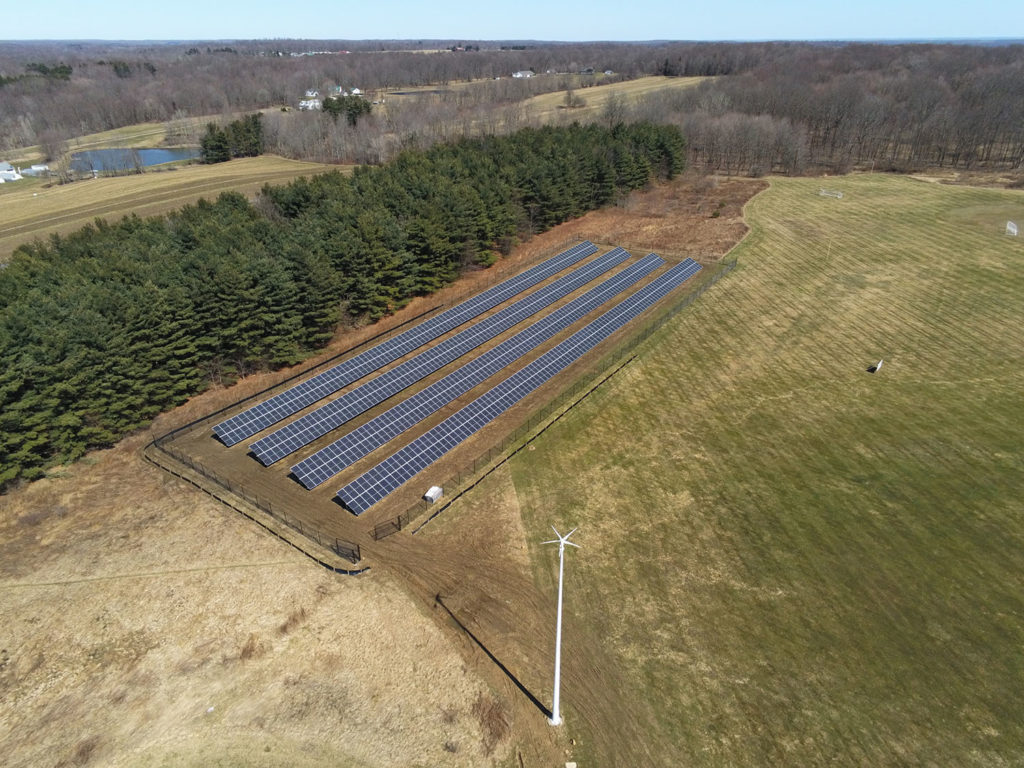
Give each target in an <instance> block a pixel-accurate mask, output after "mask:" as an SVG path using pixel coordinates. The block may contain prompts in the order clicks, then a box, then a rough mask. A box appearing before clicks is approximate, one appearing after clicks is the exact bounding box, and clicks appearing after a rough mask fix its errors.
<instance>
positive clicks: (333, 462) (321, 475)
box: [292, 253, 665, 490]
mask: <svg viewBox="0 0 1024 768" xmlns="http://www.w3.org/2000/svg"><path fill="white" fill-rule="evenodd" d="M664 263H665V262H664V261H662V260H661V259H660V258H659V257H657V256H655V255H654V254H653V253H652V254H650V255H649V256H646V257H644V258H643V259H641V260H640V261H637V262H635V263H634V264H631V265H630V266H628V267H626V269H624V270H622V271H621V272H619V273H618V274H616V275H614V276H612V277H610V278H609V279H607V280H605V281H604V282H603V283H601V284H600V285H598V286H597V287H595V288H592V289H591V290H589V291H587V293H585V294H583V295H582V296H579V297H577V298H576V299H573V300H572V301H571V302H569V303H568V304H566V305H565V306H562V307H559V308H558V309H556V310H555V311H553V312H552V313H551V314H549V315H547V316H545V317H543V318H541V319H539V320H538V321H537V322H535V323H534V324H533V325H531V326H529V327H528V328H525V329H523V330H522V331H520V332H519V333H517V334H516V335H515V336H512V337H511V338H509V339H506V340H505V341H503V342H501V344H499V345H498V346H496V347H493V348H491V349H489V350H487V351H486V352H484V353H483V354H481V355H479V356H478V357H476V358H474V359H473V360H470V361H469V362H468V363H466V364H465V365H463V366H462V367H460V368H458V369H457V370H455V371H452V372H451V373H449V374H448V375H447V376H445V377H444V378H442V379H439V380H438V381H435V382H434V383H432V384H431V385H430V386H428V387H425V388H424V389H421V390H420V391H419V392H417V393H416V394H414V395H410V396H409V397H408V398H406V399H405V400H403V401H402V402H400V403H398V404H397V405H395V406H394V407H393V408H390V409H388V410H387V411H385V412H384V413H382V414H380V415H379V416H376V417H374V418H373V419H371V420H370V421H368V422H366V423H365V424H362V425H360V426H359V427H358V428H356V429H354V430H352V431H351V432H349V433H348V434H347V435H345V436H344V437H342V438H341V439H340V440H337V441H335V442H334V443H331V445H328V446H326V447H325V448H323V449H321V450H319V451H317V452H316V453H314V454H312V455H311V456H309V457H308V458H306V459H304V460H303V461H300V462H299V463H298V464H296V465H295V466H294V467H292V474H294V475H295V477H296V478H297V479H298V481H299V482H300V483H302V485H303V486H305V488H306V489H307V490H312V489H313V488H315V487H317V486H318V485H320V484H321V483H323V482H325V481H326V480H329V479H330V478H332V477H334V476H335V475H336V474H338V473H339V472H341V471H342V470H343V469H345V468H346V467H348V466H351V465H352V464H354V463H355V462H357V461H359V459H361V458H363V457H364V456H366V455H368V454H369V453H371V452H372V451H374V450H376V449H377V448H379V447H380V446H382V445H384V444H386V443H388V442H390V441H391V440H393V439H394V438H395V437H397V436H398V435H400V434H401V433H402V432H405V431H406V430H407V429H411V428H412V427H414V426H416V424H418V423H419V422H421V421H423V419H425V418H427V417H428V416H430V415H431V414H432V413H436V412H437V411H439V410H440V409H441V408H443V407H444V406H446V405H448V404H449V403H451V402H453V401H455V400H456V399H457V398H459V397H460V396H462V395H464V394H465V393H466V392H469V391H470V390H471V389H473V388H474V387H475V386H477V385H478V384H481V383H483V382H484V381H486V380H487V379H489V378H490V377H491V376H493V375H494V374H496V373H498V372H499V371H501V370H502V369H504V368H506V367H508V366H509V365H511V364H512V363H514V362H515V361H516V360H518V359H519V358H521V357H523V355H526V354H527V353H529V352H530V351H532V350H534V349H536V348H537V347H539V346H540V345H541V344H543V343H544V342H545V341H547V340H549V339H551V338H553V337H554V336H555V335H556V334H558V333H559V332H560V331H563V330H565V329H566V328H568V327H569V326H571V325H573V324H574V323H576V322H577V321H579V320H582V319H583V318H584V317H586V316H587V315H588V314H590V313H591V312H593V311H594V310H595V309H597V308H598V307H600V306H601V305H602V304H604V303H606V302H608V301H610V300H611V299H613V298H614V297H615V296H617V295H618V294H620V293H622V292H623V291H624V290H626V289H627V288H629V287H630V286H632V285H636V283H638V282H639V281H640V280H642V279H643V278H644V277H646V276H647V275H649V274H650V273H651V272H653V271H654V270H656V269H657V268H658V267H660V266H662V265H663V264H664Z"/></svg>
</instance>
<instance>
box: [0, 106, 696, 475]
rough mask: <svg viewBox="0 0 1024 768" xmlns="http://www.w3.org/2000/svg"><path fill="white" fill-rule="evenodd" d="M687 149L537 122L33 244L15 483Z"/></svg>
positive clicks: (655, 130)
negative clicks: (252, 195)
mask: <svg viewBox="0 0 1024 768" xmlns="http://www.w3.org/2000/svg"><path fill="white" fill-rule="evenodd" d="M684 162H685V146H684V141H683V138H682V135H681V134H680V132H679V130H678V129H676V128H674V127H670V126H655V125H651V124H633V125H628V126H626V125H619V126H617V127H615V128H614V129H609V128H606V127H601V126H596V125H590V126H579V125H573V126H569V127H561V128H554V127H547V128H543V129H527V130H523V131H521V132H518V133H516V134H513V135H510V136H506V137H487V138H482V139H473V140H470V139H465V140H462V141H459V142H456V143H453V144H447V145H437V146H434V147H432V148H430V149H429V150H425V151H423V150H415V151H406V152H403V153H401V154H399V155H398V156H397V157H396V158H395V159H394V160H393V161H392V162H391V163H389V164H387V165H384V166H379V167H363V168H358V169H356V171H355V172H354V173H353V174H352V175H351V176H344V175H342V174H339V173H331V174H326V175H322V176H316V177H313V178H309V179H299V180H297V181H295V182H293V183H291V184H288V185H286V186H278V187H271V186H267V187H265V188H264V189H263V191H262V193H261V194H260V195H259V196H258V198H257V201H256V202H255V203H253V204H250V203H249V202H248V201H247V200H246V199H245V198H244V197H243V196H241V195H239V194H236V193H225V194H222V195H221V196H220V197H219V198H218V199H217V200H216V201H213V202H208V201H200V202H199V203H197V204H195V205H190V206H187V207H185V208H183V209H181V210H180V211H177V212H175V213H172V214H169V215H165V216H160V217H153V218H146V219H142V218H138V217H135V216H132V217H127V218H125V219H123V220H121V221H120V222H117V223H106V222H103V221H101V220H97V222H96V224H95V225H92V226H88V227H85V228H84V229H82V230H80V231H78V232H76V233H74V234H72V235H69V236H66V237H58V236H53V237H51V239H50V240H49V241H48V242H42V241H38V242H36V243H34V244H30V245H26V246H22V247H21V248H20V249H19V250H18V251H17V252H16V253H15V255H14V257H13V258H12V260H11V261H10V263H9V264H8V265H7V266H6V268H5V269H2V270H0V488H4V487H7V486H9V485H10V484H11V483H14V482H16V481H18V480H19V479H24V480H30V479H33V478H36V477H39V476H40V475H41V474H42V473H43V472H44V470H45V468H46V467H48V466H51V465H53V464H54V463H58V462H63V461H69V460H73V459H76V458H78V457H80V456H81V455H82V454H83V453H84V452H85V451H87V450H89V449H90V448H94V447H99V446H108V445H111V444H113V443H114V442H115V441H116V440H117V439H119V438H120V437H122V436H123V435H125V434H126V433H128V432H129V431H131V430H133V429H136V428H138V427H140V426H142V425H144V424H146V423H147V422H148V421H149V420H150V419H152V418H153V417H154V416H156V415H157V414H158V413H160V412H161V411H163V410H166V409H168V408H171V407H173V406H175V405H178V404H180V403H182V402H183V401H184V400H185V399H186V398H188V397H189V396H190V395H193V394H195V393H197V392H199V391H201V390H202V389H203V388H204V387H206V386H208V385H209V384H210V383H211V382H216V381H224V380H231V379H233V378H234V377H235V376H237V375H239V374H240V373H244V372H247V371H252V370H255V369H264V368H275V367H279V366H282V365H288V364H293V363H296V362H298V361H299V360H301V359H303V358H304V357H305V356H307V355H308V354H310V353H311V352H312V351H314V350H317V349H319V348H321V347H322V346H323V345H324V344H325V343H326V342H327V341H328V340H329V339H330V338H331V337H332V335H333V333H334V331H335V329H336V327H337V325H338V322H339V320H341V319H342V318H344V317H345V316H349V317H363V318H369V319H374V318H378V317H380V316H381V315H383V314H384V313H387V312H391V311H393V310H395V309H397V308H399V307H401V306H402V305H403V304H405V303H406V302H408V301H409V300H410V299H411V298H412V297H414V296H417V295H422V294H426V293H429V292H431V291H434V290H436V289H437V288H439V287H441V286H442V285H444V284H445V283H447V282H449V281H451V280H452V279H454V278H455V277H456V276H457V275H458V273H459V271H460V269H462V268H464V267H467V266H468V265H471V264H483V265H487V264H490V263H491V262H493V261H494V260H495V259H496V258H498V256H499V254H502V253H508V252H509V251H510V249H511V248H512V247H513V245H514V244H515V242H516V241H517V240H518V239H520V238H523V237H526V236H529V235H530V234H531V233H533V232H538V231H541V230H544V229H547V228H549V227H551V226H553V225H555V224H558V223H560V222H562V221H565V220H567V219H570V218H572V217H575V216H579V215H581V214H583V213H584V212H586V211H588V210H591V209H594V208H596V207H599V206H601V205H604V204H606V203H609V202H611V201H613V200H615V199H616V198H617V196H619V195H621V194H623V193H624V192H626V191H628V190H631V189H637V188H639V187H642V186H644V185H645V184H647V183H648V182H649V181H650V180H651V179H652V178H653V177H662V178H668V177H671V176H674V175H675V174H677V173H679V172H680V171H681V170H682V168H683V165H684Z"/></svg>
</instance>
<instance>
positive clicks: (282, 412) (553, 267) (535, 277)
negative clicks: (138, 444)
mask: <svg viewBox="0 0 1024 768" xmlns="http://www.w3.org/2000/svg"><path fill="white" fill-rule="evenodd" d="M596 252H597V246H595V245H594V244H593V243H591V242H590V241H584V242H582V243H579V244H578V245H575V246H573V247H572V248H570V249H569V250H567V251H564V252H562V253H560V254H558V255H557V256H554V257H552V258H550V259H548V260H546V261H543V262H541V263H540V264H538V265H536V266H535V267H532V268H530V269H528V270H526V271H525V272H521V273H520V274H518V275H516V276H515V277H512V278H509V279H508V280H505V281H503V282H501V283H499V284H498V285H495V286H493V287H492V288H489V289H487V290H486V291H483V292H482V293H479V294H477V295H476V296H474V297H473V298H471V299H469V300H467V301H464V302H462V303H461V304H458V305H456V306H454V307H452V308H451V309H448V310H445V311H444V312H442V313H440V314H439V315H436V316H435V317H432V318H429V319H428V320H425V321H423V322H422V323H420V324H418V325H416V326H415V327H413V328H411V329H409V330H408V331H404V332H402V333H400V334H398V335H397V336H394V337H392V338H390V339H388V340H386V341H383V342H381V343H380V344H378V345H376V346H374V347H372V348H371V349H368V350H366V351H365V352H361V353H360V354H358V355H356V356H354V357H352V358H350V359H348V360H345V361H344V362H342V363H339V364H338V365H336V366H334V367H332V368H329V369H327V370H326V371H323V372H321V373H319V374H317V375H316V376H313V377H311V378H309V379H307V380H306V381H303V382H302V383H300V384H297V385H295V386H294V387H291V388H289V389H286V390H285V391H284V392H280V393H278V394H277V395H274V396H273V397H271V398H268V399H267V400H264V401H263V402H261V403H259V404H258V405H255V406H253V407H252V408H248V409H246V410H245V411H242V412H241V413H239V414H236V415H235V416H232V417H231V418H230V419H227V420H225V421H223V422H221V423H220V424H217V425H216V426H215V427H214V428H213V431H214V433H215V434H216V435H217V437H218V438H220V440H221V441H222V442H224V443H225V444H226V445H235V444H236V443H238V442H241V441H242V440H244V439H245V438H247V437H252V436H253V435H255V434H256V433H257V432H261V431H262V430H264V429H266V428H267V427H269V426H270V425H272V424H276V423H277V422H278V421H281V420H282V419H285V418H287V417H288V416H291V415H292V414H294V413H298V412H299V411H301V410H302V409H303V408H305V407H307V406H309V405H312V404H313V403H315V402H317V401H318V400H322V399H323V398H325V397H327V396H328V395H331V394H333V393H335V392H337V391H338V390H339V389H341V388H342V387H345V386H347V385H348V384H351V383H352V382H353V381H358V380H359V379H361V378H362V377H364V376H366V375H367V374H370V373H373V372H374V371H376V370H377V369H379V368H381V367H383V366H385V365H387V364H388V363H391V362H393V361H395V360H397V359H398V358H400V357H402V356H404V355H406V354H408V353H409V352H411V351H412V350H414V349H416V348H417V347H420V346H422V345H423V344H426V343H427V342H430V341H433V340H434V339H436V338H438V337H439V336H442V335H443V334H445V333H447V332H448V331H450V330H452V329H453V328H457V327H458V326H460V325H462V324H463V323H465V322H467V321H469V320H472V319H473V318H474V317H477V316H479V315H481V314H483V313H484V312H486V311H487V310H489V309H493V308H494V307H496V306H498V305H499V304H501V303H502V302H504V301H506V300H507V299H509V298H511V297H512V296H515V295H516V294H518V293H521V292H522V291H525V290H526V289H527V288H531V287H533V286H534V285H537V284H538V283H541V282H543V281H544V280H546V279H547V278H549V277H551V276H552V275H555V274H557V273H558V272H561V271H562V270H563V269H565V268H566V267H568V266H571V265H572V264H575V263H577V262H578V261H581V260H582V259H584V258H586V257H587V256H589V255H591V254H593V253H596Z"/></svg>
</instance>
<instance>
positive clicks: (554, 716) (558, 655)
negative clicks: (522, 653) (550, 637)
mask: <svg viewBox="0 0 1024 768" xmlns="http://www.w3.org/2000/svg"><path fill="white" fill-rule="evenodd" d="M551 530H553V531H554V532H555V536H557V537H558V538H557V539H552V540H551V541H544V542H541V543H542V544H557V545H558V618H557V621H556V623H555V695H554V698H553V700H552V702H551V719H550V720H548V722H549V723H550V724H551V725H561V724H562V716H561V714H560V713H559V711H558V689H559V683H560V680H561V676H562V577H563V576H564V575H565V545H566V544H568V545H569V546H570V547H576V548H577V549H579V546H580V545H579V544H573V543H572V542H571V541H569V537H570V536H572V535H573V534H574V533H576V529H575V528H573V529H572V530H571V531H569V532H568V533H567V534H565V536H563V535H562V534H560V533H559V532H558V529H557V528H555V526H551Z"/></svg>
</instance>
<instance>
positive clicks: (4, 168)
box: [0, 162, 21, 181]
mask: <svg viewBox="0 0 1024 768" xmlns="http://www.w3.org/2000/svg"><path fill="white" fill-rule="evenodd" d="M20 178H21V172H20V171H19V170H18V169H17V168H15V167H14V166H13V165H11V164H10V163H5V162H0V180H2V181H17V180H18V179H20Z"/></svg>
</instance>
